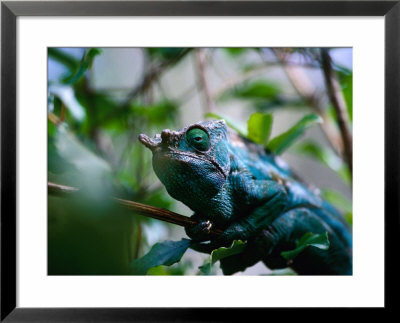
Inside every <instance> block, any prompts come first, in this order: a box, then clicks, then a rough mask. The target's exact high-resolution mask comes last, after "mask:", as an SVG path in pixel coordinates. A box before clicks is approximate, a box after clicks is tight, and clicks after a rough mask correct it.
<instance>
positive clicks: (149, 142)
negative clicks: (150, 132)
mask: <svg viewBox="0 0 400 323" xmlns="http://www.w3.org/2000/svg"><path fill="white" fill-rule="evenodd" d="M138 139H139V141H140V142H141V143H142V144H143V145H145V146H146V147H147V148H149V149H151V150H153V149H154V148H155V147H157V142H156V141H155V140H153V139H151V138H150V137H149V136H147V135H145V134H140V135H139V138H138Z"/></svg>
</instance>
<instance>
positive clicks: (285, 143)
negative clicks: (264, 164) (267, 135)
mask: <svg viewBox="0 0 400 323" xmlns="http://www.w3.org/2000/svg"><path fill="white" fill-rule="evenodd" d="M321 122H322V118H321V117H320V116H319V115H317V114H314V113H311V114H307V115H306V116H304V117H303V118H302V119H301V120H300V121H298V122H297V123H296V124H295V125H294V126H293V127H292V128H290V129H289V130H287V131H286V132H284V133H282V134H281V135H279V136H277V137H275V138H273V139H271V141H270V142H269V144H268V148H269V149H270V150H271V151H272V152H274V153H275V154H277V155H280V154H282V153H283V152H284V151H285V150H287V149H288V148H289V147H290V146H291V145H292V144H293V143H294V142H295V141H296V140H297V139H298V138H299V137H300V136H302V135H303V133H304V131H305V130H306V129H307V128H309V127H311V126H313V125H315V124H317V123H321Z"/></svg>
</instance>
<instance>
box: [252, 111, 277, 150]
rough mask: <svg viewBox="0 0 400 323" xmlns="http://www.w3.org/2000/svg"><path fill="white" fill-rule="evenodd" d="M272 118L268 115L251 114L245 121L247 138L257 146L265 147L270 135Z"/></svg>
mask: <svg viewBox="0 0 400 323" xmlns="http://www.w3.org/2000/svg"><path fill="white" fill-rule="evenodd" d="M272 122H273V117H272V114H270V113H261V112H256V113H253V114H252V115H251V116H250V118H249V120H248V121H247V132H248V135H247V137H248V138H249V139H250V140H252V141H254V142H255V143H257V144H260V145H263V146H266V145H267V143H268V140H269V137H270V135H271V129H272Z"/></svg>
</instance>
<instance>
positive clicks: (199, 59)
mask: <svg viewBox="0 0 400 323" xmlns="http://www.w3.org/2000/svg"><path fill="white" fill-rule="evenodd" d="M196 65H197V70H198V75H199V79H200V83H201V87H202V89H203V92H204V97H205V100H206V110H207V112H213V111H215V104H214V99H213V96H212V94H211V91H210V89H209V87H208V83H207V75H206V74H207V71H206V66H205V51H204V49H202V48H198V49H196Z"/></svg>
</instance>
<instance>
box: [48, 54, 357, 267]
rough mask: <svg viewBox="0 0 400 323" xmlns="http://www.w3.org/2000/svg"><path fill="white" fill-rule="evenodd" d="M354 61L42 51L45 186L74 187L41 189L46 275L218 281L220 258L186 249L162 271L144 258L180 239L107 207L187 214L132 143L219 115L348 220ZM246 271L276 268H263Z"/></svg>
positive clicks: (177, 230) (176, 231) (343, 57)
mask: <svg viewBox="0 0 400 323" xmlns="http://www.w3.org/2000/svg"><path fill="white" fill-rule="evenodd" d="M351 54H352V52H351V49H345V48H342V49H320V48H196V49H190V48H147V49H140V48H103V49H98V48H49V49H48V76H49V78H48V181H49V183H56V184H59V185H65V186H69V187H73V188H77V189H79V190H74V189H70V188H62V187H59V186H57V185H56V186H54V187H55V188H56V189H54V187H53V186H52V187H50V188H49V198H48V201H49V202H48V273H49V274H50V275H126V274H146V273H147V274H149V275H183V274H194V275H197V274H221V271H220V269H219V268H218V264H216V265H214V263H218V259H219V257H221V254H218V253H216V254H215V255H214V258H212V259H209V257H208V256H207V255H203V254H199V253H197V252H195V251H193V250H191V249H189V250H188V251H187V252H186V253H185V254H184V256H183V257H182V259H181V260H180V261H178V262H177V263H175V264H174V265H172V266H164V265H161V263H164V264H165V263H168V261H171V258H170V259H167V260H165V259H164V260H165V261H164V262H162V261H161V260H160V261H161V262H160V263H159V265H157V266H155V263H154V261H150V262H149V261H148V258H141V257H143V256H144V255H145V254H146V253H147V252H148V251H149V250H150V249H151V247H152V246H154V245H155V243H157V242H161V241H164V240H171V239H172V240H180V239H181V238H185V234H184V231H183V229H182V228H181V227H180V226H177V225H173V224H169V223H166V222H163V221H160V220H154V219H151V218H149V217H145V216H142V215H139V214H137V213H136V212H132V210H127V209H126V208H124V207H122V206H121V205H119V204H118V203H116V202H115V200H114V199H112V197H118V198H122V199H125V200H130V201H136V202H140V203H144V204H147V205H151V206H156V207H159V208H165V209H169V210H172V211H175V212H178V213H180V214H184V215H186V216H190V215H191V213H192V212H191V211H190V210H189V209H187V208H186V207H185V206H183V205H182V204H181V203H179V202H177V201H175V200H173V199H172V198H171V197H170V196H169V195H168V194H167V193H166V190H165V189H164V187H163V186H162V184H161V183H160V182H159V180H158V179H157V178H156V176H155V174H154V172H153V170H152V165H151V153H150V151H148V150H147V149H146V148H145V147H143V146H142V145H141V144H140V143H139V142H138V140H137V137H138V134H140V133H145V134H148V135H149V136H153V135H154V134H155V133H160V132H161V130H162V129H165V128H169V129H179V128H182V127H183V126H186V125H187V124H190V123H193V122H196V121H199V120H203V119H205V118H220V117H223V118H225V119H226V121H227V122H228V123H229V125H230V126H231V127H233V128H234V129H236V130H237V131H239V132H240V133H241V134H243V135H244V136H247V137H249V138H251V139H252V140H254V141H256V142H258V143H260V144H262V145H265V146H268V147H269V148H270V149H272V150H274V151H275V152H276V153H277V154H282V155H283V158H284V159H285V160H287V161H288V162H289V164H290V165H291V166H292V167H293V168H294V169H295V171H296V172H297V173H298V174H299V175H300V176H301V177H302V178H304V179H305V180H306V181H307V182H308V183H312V184H315V185H316V187H318V188H319V189H321V194H322V195H323V196H324V197H325V198H326V199H327V200H329V201H331V202H332V203H333V204H334V205H335V206H336V207H337V208H339V209H340V210H341V211H342V212H343V213H344V215H345V217H346V219H347V220H348V221H349V222H350V223H351V222H352V205H351V172H352V151H351V147H352V146H351V143H352V140H351V124H352V61H351V57H352V56H351ZM311 126H313V127H311ZM308 128H310V129H308ZM306 129H308V130H307V131H306ZM51 185H53V184H51ZM62 192H70V193H68V194H67V195H69V197H66V194H64V193H62ZM182 241H183V242H180V243H181V244H182V243H183V244H185V243H186V242H185V240H182ZM158 247H159V248H161V249H159V250H158V252H160V254H162V255H165V254H166V253H165V250H166V249H162V245H156V249H157V248H158ZM235 247H237V248H240V244H239V245H238V246H235ZM185 250H186V249H185ZM153 251H154V249H153ZM160 254H158V259H161V258H160V257H161V256H160ZM222 254H223V252H222ZM172 258H173V257H172ZM137 259H141V260H140V261H142V262H141V263H139V265H140V264H142V265H141V266H139V267H138V260H137ZM143 259H145V261H146V259H147V261H148V263H147V265H143ZM176 260H179V259H176ZM172 262H174V261H172ZM199 266H201V267H200V268H199ZM205 268H206V269H207V270H205ZM282 273H286V274H287V273H290V272H278V274H282ZM244 274H277V272H271V271H269V270H268V269H267V268H265V267H264V265H262V264H260V265H256V266H255V267H254V268H249V269H248V270H246V271H245V272H244Z"/></svg>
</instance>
